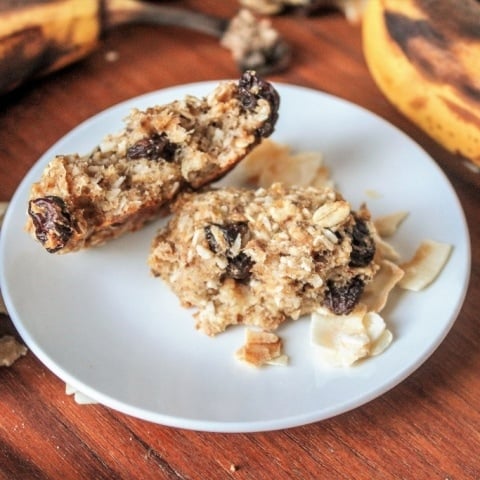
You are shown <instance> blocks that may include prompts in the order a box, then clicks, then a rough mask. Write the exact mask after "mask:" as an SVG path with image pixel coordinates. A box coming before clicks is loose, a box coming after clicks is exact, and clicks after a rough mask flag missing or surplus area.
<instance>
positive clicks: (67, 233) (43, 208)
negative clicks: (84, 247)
mask: <svg viewBox="0 0 480 480" xmlns="http://www.w3.org/2000/svg"><path fill="white" fill-rule="evenodd" d="M28 214H29V215H30V217H31V219H32V222H33V225H34V227H35V235H36V237H37V238H38V240H39V241H40V242H41V243H42V244H43V245H46V250H47V251H48V252H50V253H55V252H57V251H58V250H61V249H62V248H63V247H64V246H65V245H66V243H67V242H68V240H69V239H70V237H71V236H72V234H73V226H72V221H71V216H70V213H69V211H68V208H67V206H66V204H65V202H64V201H63V200H62V199H61V198H60V197H57V196H55V195H48V196H46V197H41V198H35V199H33V200H30V201H29V203H28ZM50 245H52V246H50Z"/></svg>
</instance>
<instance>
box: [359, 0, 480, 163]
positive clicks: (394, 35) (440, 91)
mask: <svg viewBox="0 0 480 480" xmlns="http://www.w3.org/2000/svg"><path fill="white" fill-rule="evenodd" d="M362 22H363V25H362V37H363V39H362V40H363V52H364V56H365V60H366V63H367V65H368V68H369V70H370V72H371V74H372V76H373V79H374V80H375V82H376V83H377V85H378V87H379V88H380V90H381V91H382V92H383V93H384V95H385V96H386V97H387V98H388V99H389V100H390V102H391V103H392V104H393V105H394V106H396V107H397V108H398V109H399V110H400V111H401V112H402V113H403V114H404V115H405V116H406V117H408V118H409V119H410V120H411V121H413V122H414V123H415V124H416V125H417V126H419V127H420V128H421V129H422V130H424V131H425V132H426V133H427V134H428V135H430V136H431V137H432V138H433V139H434V140H436V141H437V142H438V143H439V144H440V145H442V146H443V147H445V148H446V149H447V150H449V151H451V152H453V153H455V154H459V155H460V156H463V157H465V158H467V159H469V160H471V161H472V162H473V163H474V165H477V166H479V165H480V3H479V2H478V0H460V1H459V0H370V1H369V3H368V4H367V8H366V10H365V11H364V12H363V19H362Z"/></svg>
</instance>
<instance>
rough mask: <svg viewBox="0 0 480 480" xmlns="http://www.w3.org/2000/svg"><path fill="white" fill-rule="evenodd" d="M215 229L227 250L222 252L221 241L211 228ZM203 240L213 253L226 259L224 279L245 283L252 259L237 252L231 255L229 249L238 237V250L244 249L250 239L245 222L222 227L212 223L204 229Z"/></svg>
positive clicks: (243, 253) (227, 224)
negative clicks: (217, 230)
mask: <svg viewBox="0 0 480 480" xmlns="http://www.w3.org/2000/svg"><path fill="white" fill-rule="evenodd" d="M214 226H215V227H217V228H218V229H219V230H220V232H221V236H222V237H223V240H225V243H226V245H227V248H226V249H225V250H224V251H222V247H221V243H223V242H221V239H217V238H216V237H215V234H214V231H213V229H212V227H214ZM203 230H204V233H205V239H206V240H207V244H208V247H209V248H210V250H211V251H212V252H213V253H217V254H218V253H220V254H223V255H225V256H226V258H227V262H228V263H227V267H226V269H225V274H224V277H229V278H233V279H235V280H239V281H247V280H248V279H249V278H250V271H251V268H252V266H253V264H254V262H253V261H252V259H251V258H250V257H249V256H248V255H247V254H246V253H245V252H239V253H237V254H236V255H235V254H234V253H232V251H231V247H233V246H234V244H235V242H236V240H237V238H238V237H239V236H240V248H241V247H244V246H245V244H246V243H247V242H248V239H249V238H250V231H249V228H248V223H247V222H231V223H226V224H224V225H221V224H217V223H212V224H210V225H206V226H205V227H204V229H203Z"/></svg>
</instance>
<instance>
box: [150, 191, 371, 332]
mask: <svg viewBox="0 0 480 480" xmlns="http://www.w3.org/2000/svg"><path fill="white" fill-rule="evenodd" d="M374 257H375V242H374V239H373V225H372V223H371V221H370V214H369V212H368V210H367V208H366V207H364V206H363V207H361V208H360V209H359V210H358V211H357V212H354V211H352V209H351V207H350V205H349V203H348V202H347V201H346V200H345V199H344V198H343V197H342V196H341V195H340V194H339V193H337V192H336V191H334V190H332V189H330V188H325V189H318V188H315V187H300V186H285V185H283V184H280V183H275V184H273V185H272V186H271V187H269V188H259V189H257V190H249V189H240V188H234V187H230V188H228V187H226V188H222V189H216V190H213V189H212V190H208V191H203V192H197V193H195V194H193V193H184V194H182V195H181V196H179V197H178V199H177V200H176V202H175V203H174V204H173V216H172V218H171V219H170V221H169V222H168V223H167V224H166V226H165V227H164V228H162V229H161V230H160V231H159V232H158V234H157V236H156V238H155V239H154V241H153V243H152V248H151V252H150V256H149V264H150V267H151V271H152V273H153V274H154V275H156V276H159V277H161V278H162V279H163V280H164V281H165V282H166V283H167V284H168V285H169V286H170V287H171V289H172V290H173V291H174V292H175V294H176V295H177V296H178V298H179V300H180V302H181V304H182V305H183V306H184V307H193V308H194V309H195V313H194V316H195V318H196V326H197V328H199V329H200V330H202V331H203V332H205V333H206V334H208V335H215V334H217V333H220V332H222V331H224V330H225V329H226V327H227V326H229V325H233V324H245V325H251V326H257V327H261V328H263V329H266V330H274V329H275V328H277V327H278V326H279V325H280V324H281V323H282V322H284V321H285V320H287V319H298V318H299V317H300V316H302V315H304V314H307V313H311V312H312V311H314V310H315V309H316V308H318V307H319V306H326V307H328V308H329V309H330V310H331V311H332V312H334V313H336V314H345V313H348V312H350V311H352V310H353V308H354V307H355V305H356V304H357V303H358V301H359V299H360V296H361V294H362V292H363V290H364V287H365V285H366V284H368V283H369V282H370V281H371V280H372V278H373V276H374V274H375V272H376V271H377V269H378V266H377V265H376V264H375V261H374Z"/></svg>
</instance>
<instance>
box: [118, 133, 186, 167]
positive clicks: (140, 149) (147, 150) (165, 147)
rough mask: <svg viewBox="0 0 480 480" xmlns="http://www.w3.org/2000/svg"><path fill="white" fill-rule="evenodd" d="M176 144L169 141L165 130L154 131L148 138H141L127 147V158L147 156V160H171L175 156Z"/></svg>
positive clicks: (135, 158) (134, 158)
mask: <svg viewBox="0 0 480 480" xmlns="http://www.w3.org/2000/svg"><path fill="white" fill-rule="evenodd" d="M176 148H177V146H176V145H175V144H174V143H172V142H170V140H169V139H168V137H167V134H166V133H165V132H162V133H154V134H153V135H152V136H150V137H148V138H142V140H139V141H138V142H137V143H135V144H134V145H132V146H131V147H129V148H128V149H127V158H129V159H130V160H137V159H139V158H147V159H148V160H160V159H163V160H165V161H167V162H172V161H173V160H174V158H175V151H176Z"/></svg>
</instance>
